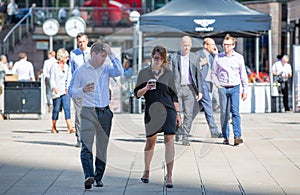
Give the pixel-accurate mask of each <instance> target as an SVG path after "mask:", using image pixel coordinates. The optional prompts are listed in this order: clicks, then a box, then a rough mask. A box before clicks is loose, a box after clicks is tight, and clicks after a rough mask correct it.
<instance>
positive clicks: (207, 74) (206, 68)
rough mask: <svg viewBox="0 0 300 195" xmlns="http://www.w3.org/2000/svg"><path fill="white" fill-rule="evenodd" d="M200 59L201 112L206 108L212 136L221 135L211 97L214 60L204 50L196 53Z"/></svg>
mask: <svg viewBox="0 0 300 195" xmlns="http://www.w3.org/2000/svg"><path fill="white" fill-rule="evenodd" d="M196 54H197V55H198V56H199V57H200V66H201V67H202V69H201V75H202V99H201V100H200V101H199V106H200V110H201V109H202V108H204V113H205V118H206V121H207V124H208V126H209V130H210V133H211V134H212V135H219V134H220V133H219V131H218V127H217V125H216V123H215V119H214V116H213V108H212V101H211V97H210V95H209V92H210V91H211V89H210V86H211V66H212V63H213V57H212V56H211V58H212V59H209V58H210V57H209V53H208V52H207V51H206V50H205V49H203V50H200V51H198V52H197V53H196Z"/></svg>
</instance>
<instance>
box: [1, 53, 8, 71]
mask: <svg viewBox="0 0 300 195" xmlns="http://www.w3.org/2000/svg"><path fill="white" fill-rule="evenodd" d="M0 71H2V72H3V74H4V76H5V75H6V74H7V72H8V63H7V57H6V55H1V56H0Z"/></svg>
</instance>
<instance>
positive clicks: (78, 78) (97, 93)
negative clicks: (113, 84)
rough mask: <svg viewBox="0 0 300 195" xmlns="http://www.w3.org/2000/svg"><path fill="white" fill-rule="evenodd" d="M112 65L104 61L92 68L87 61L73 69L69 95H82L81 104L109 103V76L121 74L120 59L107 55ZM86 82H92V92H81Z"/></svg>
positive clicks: (97, 104)
mask: <svg viewBox="0 0 300 195" xmlns="http://www.w3.org/2000/svg"><path fill="white" fill-rule="evenodd" d="M109 59H110V60H111V62H112V65H111V64H109V63H107V62H105V63H104V64H103V65H102V66H101V67H99V68H94V67H93V66H92V65H91V64H90V63H89V62H87V63H85V64H84V65H82V66H80V67H79V68H77V69H76V70H75V72H74V73H73V76H72V80H71V82H70V86H69V95H70V96H71V97H72V98H79V97H82V106H85V107H105V106H108V105H109V103H110V100H109V99H110V94H109V78H110V77H118V76H120V75H121V74H122V72H123V68H122V63H121V61H120V60H119V59H118V58H116V57H115V56H114V55H113V54H112V55H110V56H109ZM88 83H94V86H95V90H94V92H87V93H84V92H83V88H84V86H85V85H86V84H88Z"/></svg>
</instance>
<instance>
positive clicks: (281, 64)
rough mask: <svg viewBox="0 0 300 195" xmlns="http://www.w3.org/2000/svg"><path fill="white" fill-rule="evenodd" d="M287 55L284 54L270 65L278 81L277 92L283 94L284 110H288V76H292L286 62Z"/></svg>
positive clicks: (289, 66)
mask: <svg viewBox="0 0 300 195" xmlns="http://www.w3.org/2000/svg"><path fill="white" fill-rule="evenodd" d="M288 62H289V57H288V56H287V55H284V56H283V57H282V58H281V60H280V61H277V62H275V63H274V64H273V66H272V73H273V75H274V76H275V78H276V79H277V82H279V83H280V88H279V93H281V94H283V104H284V109H285V111H290V107H289V78H291V77H292V67H291V65H290V64H289V63H288Z"/></svg>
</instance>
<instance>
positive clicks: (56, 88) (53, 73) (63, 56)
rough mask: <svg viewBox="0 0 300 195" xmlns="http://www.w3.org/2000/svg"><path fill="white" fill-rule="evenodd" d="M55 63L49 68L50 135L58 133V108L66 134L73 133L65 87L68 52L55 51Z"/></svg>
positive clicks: (62, 49) (62, 50)
mask: <svg viewBox="0 0 300 195" xmlns="http://www.w3.org/2000/svg"><path fill="white" fill-rule="evenodd" d="M56 58H57V62H56V63H55V64H53V65H52V66H51V70H50V86H51V89H52V101H53V109H52V130H51V132H52V133H58V132H59V131H58V130H57V128H56V122H57V120H58V116H59V112H60V108H61V107H62V108H63V109H64V113H65V120H66V124H67V128H68V133H74V129H73V128H72V125H71V109H70V96H69V94H68V88H67V86H66V83H65V81H66V77H67V74H68V73H69V71H68V68H69V66H68V64H66V63H67V61H68V59H69V52H68V51H67V50H66V49H64V48H61V49H59V50H57V54H56Z"/></svg>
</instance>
